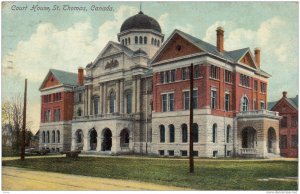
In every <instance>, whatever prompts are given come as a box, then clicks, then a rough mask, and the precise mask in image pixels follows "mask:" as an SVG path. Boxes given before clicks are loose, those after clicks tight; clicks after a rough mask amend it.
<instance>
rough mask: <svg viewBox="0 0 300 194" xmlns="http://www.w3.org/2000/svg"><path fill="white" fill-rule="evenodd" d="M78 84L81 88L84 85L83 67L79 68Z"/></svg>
mask: <svg viewBox="0 0 300 194" xmlns="http://www.w3.org/2000/svg"><path fill="white" fill-rule="evenodd" d="M77 83H78V85H80V86H82V85H83V68H82V67H79V68H78V75H77Z"/></svg>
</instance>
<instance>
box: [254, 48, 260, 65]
mask: <svg viewBox="0 0 300 194" xmlns="http://www.w3.org/2000/svg"><path fill="white" fill-rule="evenodd" d="M254 54H255V62H256V64H257V66H258V67H260V48H255V49H254Z"/></svg>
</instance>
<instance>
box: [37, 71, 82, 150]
mask: <svg viewBox="0 0 300 194" xmlns="http://www.w3.org/2000/svg"><path fill="white" fill-rule="evenodd" d="M80 71H82V70H80ZM82 76H83V75H82ZM82 80H83V78H79V76H77V74H75V73H70V72H64V71H61V70H55V69H50V70H49V72H48V74H47V76H46V78H45V79H44V81H43V83H42V85H41V87H40V92H41V124H40V130H39V131H40V133H39V136H40V140H39V141H40V143H39V147H40V148H41V149H50V150H51V151H61V150H66V149H70V145H69V144H70V141H71V137H70V134H71V120H72V119H73V106H74V104H73V99H74V91H73V90H74V87H75V86H77V85H78V83H79V82H80V81H81V82H82ZM68 142H69V143H68Z"/></svg>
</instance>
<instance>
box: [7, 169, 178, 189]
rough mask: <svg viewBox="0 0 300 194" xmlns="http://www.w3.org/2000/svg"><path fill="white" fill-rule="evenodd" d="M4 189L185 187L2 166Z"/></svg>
mask: <svg viewBox="0 0 300 194" xmlns="http://www.w3.org/2000/svg"><path fill="white" fill-rule="evenodd" d="M2 190H3V191H20V190H22V191H30V190H31V191H33V190H34V191H36V190H43V191H60V190H69V191H83V190H90V191H94V190H110V191H116V190H119V191H120V190H172V191H174V190H184V188H179V187H171V186H163V185H157V184H152V183H145V182H138V181H131V180H118V179H107V178H96V177H87V176H80V175H68V174H61V173H52V172H42V171H31V170H27V169H23V168H15V167H3V168H2Z"/></svg>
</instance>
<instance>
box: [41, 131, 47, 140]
mask: <svg viewBox="0 0 300 194" xmlns="http://www.w3.org/2000/svg"><path fill="white" fill-rule="evenodd" d="M42 143H46V132H45V131H43V132H42Z"/></svg>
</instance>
